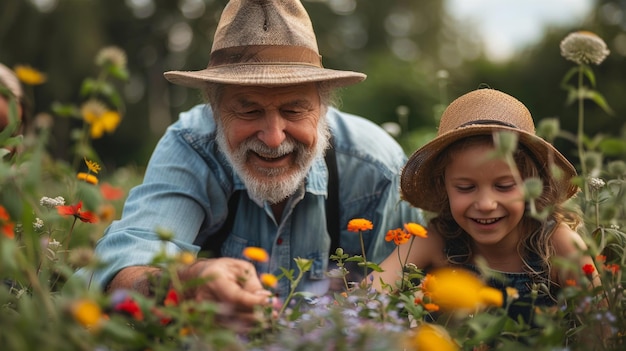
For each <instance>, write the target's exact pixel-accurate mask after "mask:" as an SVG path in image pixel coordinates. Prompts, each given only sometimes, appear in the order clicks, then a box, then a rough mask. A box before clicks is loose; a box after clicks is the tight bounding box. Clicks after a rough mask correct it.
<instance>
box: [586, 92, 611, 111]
mask: <svg viewBox="0 0 626 351" xmlns="http://www.w3.org/2000/svg"><path fill="white" fill-rule="evenodd" d="M585 97H586V98H588V99H591V100H593V102H595V103H596V104H597V105H598V106H600V107H601V108H602V110H604V112H606V113H607V114H609V115H613V109H611V107H610V106H609V104H608V103H607V102H606V99H605V98H604V96H602V94H600V93H599V92H597V91H595V90H589V91H587V92H586V96H585Z"/></svg>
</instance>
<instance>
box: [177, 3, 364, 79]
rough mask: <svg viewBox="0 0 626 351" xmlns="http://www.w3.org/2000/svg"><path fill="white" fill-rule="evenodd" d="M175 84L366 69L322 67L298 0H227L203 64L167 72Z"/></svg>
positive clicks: (333, 75) (337, 74) (348, 75)
mask: <svg viewBox="0 0 626 351" xmlns="http://www.w3.org/2000/svg"><path fill="white" fill-rule="evenodd" d="M165 78H166V79H167V80H169V81H170V82H172V83H174V84H178V85H183V86H188V87H193V88H202V87H204V86H205V85H206V83H222V84H237V85H262V86H278V85H295V84H302V83H309V82H322V81H323V82H328V83H329V84H330V85H332V86H335V87H340V86H346V85H350V84H355V83H358V82H361V81H362V80H364V79H365V74H363V73H358V72H351V71H338V70H332V69H326V68H324V67H322V60H321V56H320V55H319V51H318V48H317V41H316V38H315V33H314V32H313V26H312V24H311V20H310V18H309V15H308V14H307V12H306V10H305V9H304V7H303V6H302V3H301V2H300V1H299V0H231V1H230V2H229V3H228V4H227V5H226V7H225V8H224V11H223V12H222V16H221V18H220V21H219V23H218V25H217V29H216V31H215V37H214V40H213V47H212V48H211V56H210V59H209V65H208V67H207V68H205V69H203V70H199V71H170V72H165Z"/></svg>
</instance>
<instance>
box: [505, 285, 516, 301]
mask: <svg viewBox="0 0 626 351" xmlns="http://www.w3.org/2000/svg"><path fill="white" fill-rule="evenodd" d="M506 296H508V297H510V298H511V299H514V300H517V299H519V291H517V289H515V288H513V287H510V286H507V287H506Z"/></svg>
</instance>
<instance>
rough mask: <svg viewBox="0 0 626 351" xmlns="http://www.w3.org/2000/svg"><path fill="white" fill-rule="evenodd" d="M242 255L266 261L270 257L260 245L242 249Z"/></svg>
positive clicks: (254, 259) (252, 259) (250, 258)
mask: <svg viewBox="0 0 626 351" xmlns="http://www.w3.org/2000/svg"><path fill="white" fill-rule="evenodd" d="M243 256H244V257H246V258H247V259H249V260H251V261H256V262H267V261H269V259H270V256H269V255H268V254H267V251H265V250H264V249H262V248H260V247H254V246H250V247H246V248H245V249H244V250H243Z"/></svg>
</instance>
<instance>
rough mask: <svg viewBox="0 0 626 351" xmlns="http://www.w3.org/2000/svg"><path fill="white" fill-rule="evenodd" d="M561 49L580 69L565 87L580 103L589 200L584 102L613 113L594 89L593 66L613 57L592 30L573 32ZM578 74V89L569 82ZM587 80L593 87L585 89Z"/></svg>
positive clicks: (580, 146)
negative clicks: (590, 101)
mask: <svg viewBox="0 0 626 351" xmlns="http://www.w3.org/2000/svg"><path fill="white" fill-rule="evenodd" d="M560 49H561V56H563V57H564V58H565V59H566V60H569V61H572V62H574V63H576V64H577V66H575V67H573V68H572V69H570V70H569V71H568V72H567V74H566V75H565V77H564V78H563V81H562V83H561V85H562V87H563V88H564V89H566V90H568V92H569V94H568V103H573V102H574V101H576V102H577V103H578V127H577V129H578V130H577V133H576V143H577V148H578V156H579V159H580V168H581V176H582V177H583V191H584V194H585V199H586V200H589V187H588V185H587V182H586V181H584V180H585V179H586V178H587V177H588V176H589V170H588V168H587V157H586V155H585V148H584V136H585V134H584V127H585V122H584V120H585V109H584V101H585V100H586V99H589V100H592V101H594V102H595V103H596V104H598V106H600V107H601V108H602V109H603V110H605V111H606V112H607V113H612V111H611V108H610V107H609V105H608V104H607V102H606V100H605V99H604V97H603V96H602V95H601V94H600V93H599V92H597V91H595V90H594V88H595V86H596V78H595V75H594V74H593V70H592V69H591V67H590V66H589V64H590V63H593V64H596V65H599V64H601V63H602V62H603V61H604V59H606V57H607V56H608V55H609V53H610V51H609V49H608V48H607V46H606V43H605V42H604V40H602V38H600V37H599V36H597V35H596V34H594V33H592V32H588V31H578V32H573V33H570V34H569V35H567V36H566V37H565V38H564V39H563V40H562V41H561V44H560ZM574 75H576V86H572V85H569V84H568V83H567V82H568V81H570V80H571V79H572V78H573V76H574ZM585 77H586V78H587V80H588V82H589V84H590V87H587V86H585Z"/></svg>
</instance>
